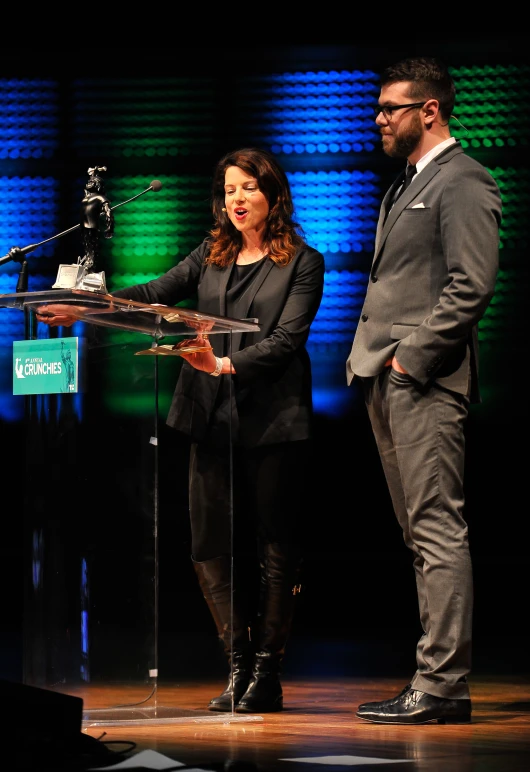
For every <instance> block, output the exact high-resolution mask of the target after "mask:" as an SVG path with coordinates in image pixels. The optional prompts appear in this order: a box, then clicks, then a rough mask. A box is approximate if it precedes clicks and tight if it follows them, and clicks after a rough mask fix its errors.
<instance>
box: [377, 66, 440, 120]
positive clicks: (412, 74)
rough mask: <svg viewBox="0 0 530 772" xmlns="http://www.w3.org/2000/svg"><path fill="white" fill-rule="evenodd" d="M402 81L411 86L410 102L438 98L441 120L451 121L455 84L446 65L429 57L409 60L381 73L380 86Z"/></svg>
mask: <svg viewBox="0 0 530 772" xmlns="http://www.w3.org/2000/svg"><path fill="white" fill-rule="evenodd" d="M402 82H407V83H410V87H409V96H410V100H411V102H420V101H421V100H422V99H424V100H425V101H427V99H437V100H438V102H439V104H440V113H441V116H442V118H443V119H444V120H446V121H447V120H449V117H450V115H451V113H452V112H453V108H454V106H455V84H454V81H453V79H452V77H451V75H450V74H449V70H448V69H447V67H446V66H445V64H444V63H443V62H441V61H440V60H439V59H435V58H432V57H426V56H415V57H409V58H408V59H402V60H401V61H400V62H398V63H397V64H393V65H391V66H390V67H387V68H386V69H385V70H383V72H382V73H381V77H380V85H381V87H382V86H387V85H389V84H390V83H402Z"/></svg>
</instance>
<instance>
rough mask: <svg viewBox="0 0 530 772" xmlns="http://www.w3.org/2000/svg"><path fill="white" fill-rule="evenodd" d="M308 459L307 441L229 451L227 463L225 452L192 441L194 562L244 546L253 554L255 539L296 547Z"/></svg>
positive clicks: (308, 475) (299, 542) (307, 482)
mask: <svg viewBox="0 0 530 772" xmlns="http://www.w3.org/2000/svg"><path fill="white" fill-rule="evenodd" d="M310 458H311V455H310V441H309V440H301V441H297V442H285V443H280V444H276V445H265V446H262V447H258V448H251V449H249V448H240V447H233V448H232V459H233V460H232V463H231V460H230V451H229V448H226V449H224V450H218V449H212V448H211V447H209V446H205V445H204V444H201V443H192V446H191V453H190V472H189V475H190V476H189V493H190V497H189V498H190V520H191V547H192V555H193V559H194V560H197V561H203V560H210V559H211V558H214V557H217V556H219V555H223V554H230V553H232V552H233V553H234V554H237V553H238V552H239V551H242V550H243V551H244V550H245V549H246V548H249V549H251V550H252V551H255V544H256V539H260V540H262V541H263V542H267V543H280V544H286V545H290V546H297V547H299V548H301V547H302V546H303V545H302V532H301V529H300V522H301V520H302V517H303V515H304V512H306V509H307V504H308V491H309V489H310V486H311V485H312V479H313V478H312V475H311V471H310ZM231 469H232V471H233V486H231V485H230V479H231ZM304 522H305V523H307V522H310V518H307V517H306V518H305V519H304Z"/></svg>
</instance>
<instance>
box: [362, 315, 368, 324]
mask: <svg viewBox="0 0 530 772" xmlns="http://www.w3.org/2000/svg"><path fill="white" fill-rule="evenodd" d="M361 319H362V320H363V322H367V321H368V316H367V315H366V314H363V315H362V316H361Z"/></svg>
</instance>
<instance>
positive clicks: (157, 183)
mask: <svg viewBox="0 0 530 772" xmlns="http://www.w3.org/2000/svg"><path fill="white" fill-rule="evenodd" d="M161 188H162V183H161V182H160V180H153V181H152V183H151V184H150V185H149V187H148V188H146V189H145V190H142V192H141V193H137V194H136V195H135V196H133V197H132V198H128V199H127V201H122V202H121V204H116V205H115V206H111V209H117V208H118V207H119V206H123V205H124V204H128V203H129V201H134V199H135V198H139V197H140V196H143V195H144V193H148V192H149V191H150V190H154V192H155V193H157V192H158V191H159V190H160V189H161Z"/></svg>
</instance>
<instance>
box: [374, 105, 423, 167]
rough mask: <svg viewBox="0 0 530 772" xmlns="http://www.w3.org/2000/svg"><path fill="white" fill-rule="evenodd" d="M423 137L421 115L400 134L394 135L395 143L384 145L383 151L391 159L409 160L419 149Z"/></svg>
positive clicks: (415, 117)
mask: <svg viewBox="0 0 530 772" xmlns="http://www.w3.org/2000/svg"><path fill="white" fill-rule="evenodd" d="M421 135H422V128H421V121H420V118H419V113H418V114H417V115H416V116H414V118H413V119H412V120H411V122H410V124H409V126H408V127H407V128H405V129H402V130H401V131H400V133H399V134H393V135H392V137H393V140H394V141H393V142H392V143H390V142H389V143H387V145H386V147H385V145H384V144H383V150H384V151H385V153H386V154H387V155H389V156H390V157H391V158H408V157H409V155H411V154H412V153H413V152H414V150H416V148H417V147H418V145H419V143H420V140H421Z"/></svg>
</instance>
